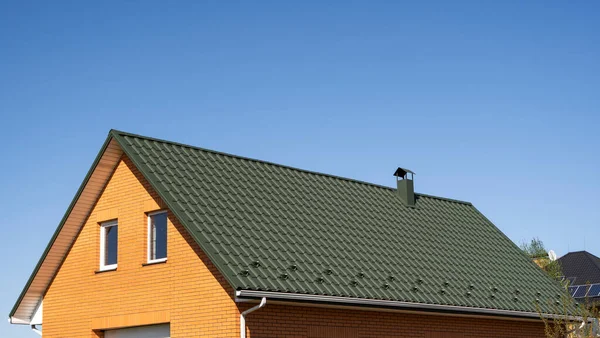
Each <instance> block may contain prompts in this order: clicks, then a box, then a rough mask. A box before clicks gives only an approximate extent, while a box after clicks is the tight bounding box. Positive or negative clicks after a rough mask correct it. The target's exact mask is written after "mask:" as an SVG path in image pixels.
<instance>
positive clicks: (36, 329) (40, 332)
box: [31, 325, 42, 336]
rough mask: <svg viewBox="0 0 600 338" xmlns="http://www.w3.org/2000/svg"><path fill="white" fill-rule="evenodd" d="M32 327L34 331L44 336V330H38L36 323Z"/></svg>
mask: <svg viewBox="0 0 600 338" xmlns="http://www.w3.org/2000/svg"><path fill="white" fill-rule="evenodd" d="M31 329H32V330H33V332H35V333H37V334H39V335H40V336H42V331H41V330H38V328H37V327H35V325H31Z"/></svg>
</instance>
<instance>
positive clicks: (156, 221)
mask: <svg viewBox="0 0 600 338" xmlns="http://www.w3.org/2000/svg"><path fill="white" fill-rule="evenodd" d="M150 217H151V222H152V223H151V225H152V226H151V227H150V230H151V232H152V233H151V235H150V236H151V237H150V245H151V247H150V257H151V259H161V258H167V213H166V212H165V213H160V214H156V215H152V216H150Z"/></svg>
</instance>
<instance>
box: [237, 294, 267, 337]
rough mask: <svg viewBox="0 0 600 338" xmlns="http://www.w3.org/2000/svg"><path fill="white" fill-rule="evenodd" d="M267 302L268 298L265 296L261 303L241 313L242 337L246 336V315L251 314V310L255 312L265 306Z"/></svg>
mask: <svg viewBox="0 0 600 338" xmlns="http://www.w3.org/2000/svg"><path fill="white" fill-rule="evenodd" d="M266 304H267V298H266V297H263V298H262V299H261V300H260V304H258V305H256V306H255V307H251V308H249V309H248V310H246V311H244V312H242V314H241V315H240V338H246V316H247V315H248V314H250V312H254V311H256V310H258V309H260V308H261V307H263V306H265V305H266Z"/></svg>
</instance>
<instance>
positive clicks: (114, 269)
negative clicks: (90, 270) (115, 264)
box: [94, 268, 117, 274]
mask: <svg viewBox="0 0 600 338" xmlns="http://www.w3.org/2000/svg"><path fill="white" fill-rule="evenodd" d="M111 271H117V268H111V269H102V270H96V271H94V273H95V274H99V273H105V272H111Z"/></svg>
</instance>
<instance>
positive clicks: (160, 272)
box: [43, 157, 239, 338]
mask: <svg viewBox="0 0 600 338" xmlns="http://www.w3.org/2000/svg"><path fill="white" fill-rule="evenodd" d="M161 205H162V201H161V200H160V198H159V197H158V195H157V194H156V193H155V192H154V191H153V189H152V188H151V187H150V185H149V184H148V183H147V182H146V181H145V179H144V178H143V177H142V176H141V174H140V173H139V172H138V171H137V169H136V168H135V166H134V165H133V163H132V162H131V161H130V160H129V159H128V158H126V157H124V158H123V159H122V160H121V161H120V162H119V164H118V165H117V167H116V169H115V172H114V173H113V175H112V177H111V179H110V180H109V182H108V184H107V186H106V188H105V190H104V192H103V193H102V195H101V197H100V198H99V200H98V202H97V203H96V206H95V207H94V208H93V210H92V212H91V214H90V217H89V219H88V220H87V221H86V223H85V225H84V227H83V228H82V230H81V232H80V234H79V236H78V238H77V239H76V241H75V243H74V244H73V247H72V248H71V250H70V252H69V253H68V255H67V257H66V259H65V261H64V262H63V264H62V266H61V268H60V270H59V271H58V274H57V275H56V277H55V279H54V280H53V282H52V284H51V285H50V287H49V289H48V291H47V293H46V295H45V297H44V325H43V332H44V337H45V338H50V337H69V338H72V337H102V332H101V329H106V328H109V327H111V326H113V327H114V326H130V325H145V324H149V323H152V322H154V323H160V322H163V321H166V320H169V321H170V323H171V334H172V337H233V336H236V335H234V334H233V333H234V332H235V333H237V335H238V336H239V326H238V325H239V311H238V309H237V307H236V304H235V302H234V301H233V298H232V297H233V290H232V289H231V287H229V286H228V284H227V282H226V281H225V280H224V279H223V277H222V276H221V275H220V273H219V272H218V271H217V270H216V268H215V267H214V265H212V264H211V262H210V261H209V260H208V258H207V257H206V255H205V254H204V253H203V252H202V251H201V250H200V249H199V247H198V246H197V244H196V243H195V242H194V241H193V239H192V238H191V237H190V236H189V235H188V234H187V232H186V231H185V230H184V229H183V227H182V226H181V225H180V224H179V222H178V221H177V220H176V219H175V218H174V217H173V215H172V214H170V213H169V217H168V218H169V220H168V230H167V238H168V239H167V240H168V253H167V255H168V260H167V262H166V263H162V264H155V265H147V266H142V264H143V263H145V262H146V261H147V251H146V249H147V224H148V223H147V218H146V214H145V213H147V212H151V211H155V210H158V209H161ZM114 218H117V219H118V224H119V228H118V236H119V246H118V268H117V270H116V271H108V272H102V273H95V271H96V270H98V268H99V264H100V263H99V250H100V249H99V247H100V226H99V222H102V221H107V220H109V219H114ZM165 313H166V314H165ZM107 326H108V327H107ZM94 329H95V330H96V331H93V330H94Z"/></svg>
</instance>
